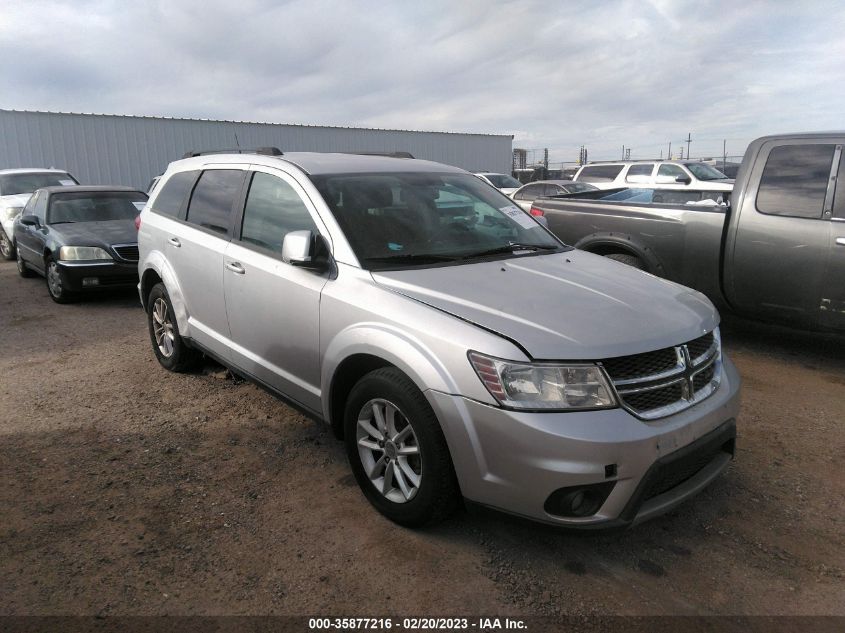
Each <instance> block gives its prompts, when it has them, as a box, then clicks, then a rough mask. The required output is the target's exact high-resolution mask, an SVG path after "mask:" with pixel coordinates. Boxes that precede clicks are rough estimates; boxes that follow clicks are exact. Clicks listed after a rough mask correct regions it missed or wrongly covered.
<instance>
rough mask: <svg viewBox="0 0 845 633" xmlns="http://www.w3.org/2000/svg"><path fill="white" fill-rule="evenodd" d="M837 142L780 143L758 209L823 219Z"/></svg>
mask: <svg viewBox="0 0 845 633" xmlns="http://www.w3.org/2000/svg"><path fill="white" fill-rule="evenodd" d="M834 149H835V146H834V145H815V144H814V145H781V146H780V147H775V148H774V149H773V150H772V151H771V152H770V153H769V158H768V160H767V161H766V166H765V168H764V169H763V175H762V177H761V178H760V188H759V189H758V191H757V210H758V211H760V212H761V213H768V214H771V215H786V216H791V217H795V218H821V217H822V212H823V211H824V198H825V195H826V193H827V184H828V181H829V180H830V166H831V163H832V162H833V151H834Z"/></svg>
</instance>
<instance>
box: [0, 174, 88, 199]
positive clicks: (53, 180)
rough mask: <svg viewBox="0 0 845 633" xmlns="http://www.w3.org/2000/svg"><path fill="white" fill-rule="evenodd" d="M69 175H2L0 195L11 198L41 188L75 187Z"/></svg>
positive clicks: (74, 180)
mask: <svg viewBox="0 0 845 633" xmlns="http://www.w3.org/2000/svg"><path fill="white" fill-rule="evenodd" d="M77 184H79V183H77V182H76V179H75V178H74V177H73V176H71V175H70V174H66V173H64V172H59V171H51V172H50V171H42V172H33V173H29V174H26V173H24V174H4V175H2V176H0V195H4V196H11V195H14V194H18V193H32V192H33V191H35V190H36V189H41V188H42V187H59V186H66V185H77Z"/></svg>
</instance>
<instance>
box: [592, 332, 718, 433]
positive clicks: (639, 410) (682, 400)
mask: <svg viewBox="0 0 845 633" xmlns="http://www.w3.org/2000/svg"><path fill="white" fill-rule="evenodd" d="M721 362H722V353H721V341H720V339H719V331H718V329H716V330H713V331H712V332H709V333H707V334H705V335H704V336H700V337H698V338H697V339H694V340H692V341H690V342H688V343H685V344H683V345H677V346H675V347H667V348H664V349H661V350H656V351H653V352H645V353H643V354H634V355H631V356H621V357H619V358H608V359H606V360H603V361H601V364H602V366H603V367H604V369H605V371H606V372H607V374H608V376H609V377H610V380H611V381H612V382H613V386H614V387H615V388H616V393H617V394H618V396H619V399H620V402H621V403H622V405H623V406H624V407H625V408H626V409H628V410H629V411H631V412H632V413H633V414H634V415H636V416H638V417H640V418H642V419H644V420H655V419H657V418H662V417H665V416H667V415H671V414H673V413H677V412H678V411H682V410H684V409H686V408H688V407H691V406H692V405H694V404H695V403H697V402H700V401H701V400H704V399H705V398H707V397H708V396H710V395H711V394H712V393H713V392H714V391H715V390H716V389H717V388H718V386H719V378H720V376H721V371H720V369H721Z"/></svg>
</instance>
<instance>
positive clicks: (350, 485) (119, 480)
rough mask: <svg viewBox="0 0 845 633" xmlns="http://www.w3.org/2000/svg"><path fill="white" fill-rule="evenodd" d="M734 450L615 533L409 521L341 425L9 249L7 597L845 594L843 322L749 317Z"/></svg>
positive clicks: (682, 598)
mask: <svg viewBox="0 0 845 633" xmlns="http://www.w3.org/2000/svg"><path fill="white" fill-rule="evenodd" d="M723 338H724V340H725V346H726V348H727V349H728V351H729V352H730V354H731V355H732V357H733V359H734V361H735V362H736V364H737V366H738V367H739V370H740V372H741V374H742V376H743V378H744V381H745V389H744V397H743V409H742V414H741V416H740V419H739V422H738V429H739V443H738V447H739V448H738V455H737V459H736V461H735V462H734V463H733V464H732V465H731V467H730V468H729V469H728V471H727V472H726V473H725V475H724V476H723V477H721V478H720V479H719V480H718V481H717V482H716V483H714V484H713V485H712V486H711V487H710V488H709V489H707V490H706V491H705V492H704V493H702V494H701V495H700V496H698V497H697V498H695V499H694V500H692V501H690V502H688V503H686V504H684V505H683V506H681V507H680V508H679V509H677V510H676V511H674V512H672V513H671V514H669V515H667V516H665V517H662V518H659V519H656V520H653V521H651V522H649V523H646V524H643V525H641V526H638V527H636V528H634V529H631V530H627V531H624V532H616V533H612V534H586V535H585V534H579V533H575V534H573V533H569V532H563V531H560V530H555V529H550V528H547V527H543V526H540V525H535V524H532V523H528V522H525V521H522V520H517V519H513V518H510V517H507V516H504V515H501V514H498V513H494V512H490V511H481V510H474V509H470V510H469V511H467V512H463V513H460V514H459V515H458V516H456V517H455V518H454V519H452V520H450V521H448V522H447V523H445V524H443V525H440V526H437V527H435V528H432V529H427V530H422V531H409V530H406V529H403V528H400V527H397V526H395V525H393V524H392V523H390V522H389V521H387V520H385V519H383V518H381V516H380V515H378V514H376V512H375V511H374V510H372V509H371V508H370V506H369V505H368V504H367V502H366V501H365V500H364V498H363V496H362V495H361V493H360V492H359V490H358V488H357V486H356V485H355V483H354V481H353V478H352V476H351V474H350V471H349V468H348V465H347V463H346V459H345V456H344V452H343V447H342V445H341V444H340V443H339V442H337V441H336V440H334V439H333V438H332V436H331V434H330V433H329V432H328V431H327V430H326V429H324V428H322V427H321V426H319V425H317V424H316V423H315V422H312V421H310V420H308V419H306V418H304V417H303V416H301V415H299V414H298V413H296V412H294V411H292V410H291V409H289V408H288V407H286V406H285V405H283V404H282V403H280V402H279V401H277V400H275V399H274V398H272V397H271V396H269V395H267V394H266V393H264V392H263V391H260V390H259V389H257V388H256V387H254V386H252V385H250V384H247V383H242V382H237V381H234V380H232V379H231V378H230V377H227V375H226V372H224V371H221V369H220V368H219V367H215V366H213V365H209V366H208V367H206V369H205V370H204V371H203V372H198V373H195V374H187V375H174V374H170V373H167V372H166V371H164V370H163V369H161V368H160V367H159V365H158V364H157V363H156V361H155V360H154V358H153V354H152V351H151V349H150V343H149V340H148V338H147V334H146V328H145V322H144V315H143V313H142V311H141V310H140V308H139V306H138V302H137V298H136V296H135V295H134V293H132V292H129V293H123V294H120V295H118V296H114V295H112V296H110V297H102V298H96V299H91V300H87V301H85V302H82V303H78V304H72V305H67V306H59V305H56V304H54V303H53V302H52V301H50V299H49V298H48V296H47V292H46V288H45V287H44V282H43V280H42V279H40V278H37V279H21V278H19V277H18V275H17V272H16V270H15V266H14V263H13V262H2V263H0V340H2V342H3V352H4V353H3V354H2V357H0V376H2V381H1V382H0V482H2V486H0V517H2V520H0V596H2V598H1V599H0V614H4V615H10V614H14V615H26V614H40V615H47V614H75V615H95V614H96V615H118V614H119V615H130V614H143V615H157V614H172V615H188V614H204V615H218V614H312V615H314V614H318V615H327V614H341V615H361V616H375V615H385V614H399V615H408V614H417V615H420V614H426V615H432V614H436V615H448V614H496V615H504V614H512V615H556V614H568V615H595V614H622V615H628V614H637V615H665V614H676V615H690V614H704V615H707V614H726V615H739V614H742V615H755V614H769V615H773V614H794V615H809V614H817V615H818V614H837V615H845V577H843V574H845V572H844V571H843V570H845V547H843V541H845V479H843V477H842V476H841V465H842V457H843V455H845V427H844V426H843V421H845V341H843V340H842V339H837V338H834V337H829V336H822V335H810V334H802V333H797V332H793V331H789V330H785V329H780V328H774V327H768V326H762V325H759V324H753V323H749V322H745V321H739V320H736V319H730V320H728V321H727V322H726V323H725V324H724V326H723Z"/></svg>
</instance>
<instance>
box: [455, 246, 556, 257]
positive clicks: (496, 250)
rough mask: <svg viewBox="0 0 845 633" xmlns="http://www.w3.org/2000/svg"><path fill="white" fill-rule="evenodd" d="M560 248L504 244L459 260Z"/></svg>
mask: <svg viewBox="0 0 845 633" xmlns="http://www.w3.org/2000/svg"><path fill="white" fill-rule="evenodd" d="M558 248H560V246H551V245H546V244H520V243H518V242H517V243H513V244H504V245H502V246H497V247H495V248H488V249H487V250H484V251H478V252H477V253H470V254H469V255H464V256H463V257H462V258H461V259H473V258H475V257H485V256H487V255H498V254H499V253H513V252H515V251H556V250H557V249H558Z"/></svg>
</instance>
